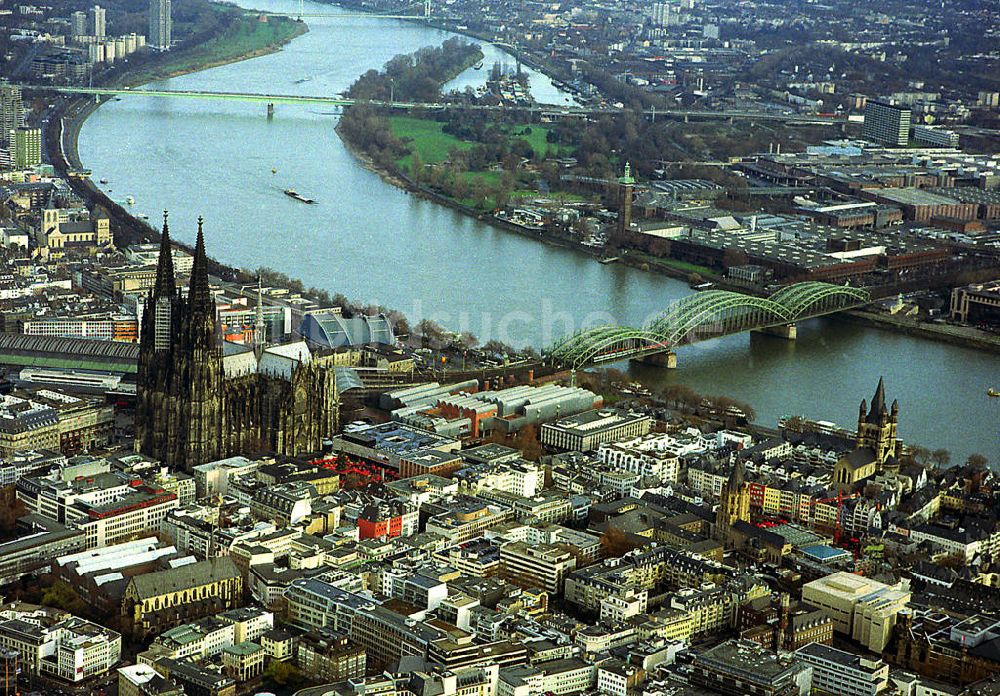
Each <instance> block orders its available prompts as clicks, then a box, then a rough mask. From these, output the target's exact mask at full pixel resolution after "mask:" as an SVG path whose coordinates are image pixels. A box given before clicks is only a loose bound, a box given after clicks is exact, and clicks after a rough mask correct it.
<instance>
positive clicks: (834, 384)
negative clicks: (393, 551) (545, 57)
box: [79, 0, 1000, 463]
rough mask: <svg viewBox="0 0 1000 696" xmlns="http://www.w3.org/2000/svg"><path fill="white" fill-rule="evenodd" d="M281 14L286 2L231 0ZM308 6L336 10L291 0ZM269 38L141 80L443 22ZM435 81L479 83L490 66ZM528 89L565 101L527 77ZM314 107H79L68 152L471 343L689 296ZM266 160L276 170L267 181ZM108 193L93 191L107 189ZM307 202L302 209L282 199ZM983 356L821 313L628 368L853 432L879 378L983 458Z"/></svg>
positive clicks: (371, 39)
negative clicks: (500, 211) (216, 59)
mask: <svg viewBox="0 0 1000 696" xmlns="http://www.w3.org/2000/svg"><path fill="white" fill-rule="evenodd" d="M241 2H246V3H247V6H253V7H257V8H262V9H267V10H271V11H295V10H297V6H298V3H297V2H295V1H294V0H292V1H289V0H241ZM305 7H306V12H336V10H335V9H332V8H331V7H330V6H329V5H320V4H315V3H309V2H306V3H305ZM309 25H310V31H309V33H307V34H305V35H304V36H302V37H300V38H298V39H296V40H294V41H293V42H291V43H290V44H289V45H288V46H286V47H285V49H284V50H282V51H280V52H278V53H275V54H272V55H268V56H264V57H261V58H255V59H253V60H248V61H244V62H240V63H234V64H231V65H225V66H222V67H218V68H213V69H211V70H206V71H203V72H200V73H195V74H192V75H186V76H184V77H179V78H174V79H171V80H167V81H164V82H162V83H158V84H157V86H162V87H169V88H171V89H205V90H219V91H244V92H269V93H280V94H309V95H331V94H335V93H338V92H343V91H344V90H345V89H346V88H347V87H348V86H349V85H350V83H351V82H352V81H353V80H354V79H355V78H356V77H357V76H358V75H360V74H361V73H362V72H364V71H366V70H368V69H370V68H378V67H381V66H382V65H383V64H384V63H385V62H386V61H387V60H389V59H390V58H391V57H393V56H394V55H396V54H399V53H408V52H411V51H414V50H416V49H418V48H421V47H423V46H427V45H431V44H435V45H438V44H440V43H441V41H443V40H444V39H445V38H447V36H448V34H447V33H446V32H441V31H438V30H435V29H431V28H429V27H425V26H421V25H418V24H413V23H406V22H402V21H395V20H383V19H375V18H345V19H336V18H327V17H324V18H312V19H310V20H309ZM485 52H486V54H487V57H486V61H485V63H486V64H485V66H484V67H483V68H482V69H481V70H479V71H476V70H474V69H470V70H469V71H468V72H467V73H465V74H463V75H461V76H460V77H459V78H457V79H456V80H455V81H454V83H453V86H455V87H460V88H464V87H465V86H466V85H475V84H477V83H481V82H482V81H483V80H484V79H485V77H486V73H487V72H488V68H489V66H490V65H492V63H493V62H494V61H495V60H502V61H506V62H507V63H508V64H510V63H512V59H511V58H510V56H508V55H506V54H504V53H502V52H501V51H500V50H499V49H497V48H496V47H493V46H486V47H485ZM531 78H532V89H533V92H534V94H535V96H536V98H537V99H538V100H539V101H542V102H546V103H565V101H566V99H567V97H566V96H565V95H562V94H560V93H559V91H558V90H556V89H555V88H554V87H553V85H552V83H551V82H550V81H549V80H548V79H547V78H545V77H544V76H543V75H539V74H538V73H535V72H533V71H532V72H531ZM336 122H337V116H336V115H334V114H331V113H326V110H325V109H323V108H317V107H312V106H286V105H278V106H277V107H276V113H275V117H274V119H273V120H271V121H268V120H267V119H266V118H265V113H264V106H263V105H261V104H254V103H235V102H210V101H200V100H186V99H163V98H150V97H127V98H123V99H121V100H120V101H114V102H109V103H107V104H105V105H104V106H102V107H101V108H100V109H98V110H97V112H96V113H95V114H94V115H93V116H91V117H90V119H89V120H88V121H87V123H86V124H85V126H84V128H83V131H82V133H81V136H80V143H79V147H80V155H81V159H82V161H83V163H84V164H85V166H87V167H88V168H90V169H92V170H93V172H94V179H102V178H103V179H108V180H109V184H108V185H107V187H110V188H111V189H113V193H112V194H111V195H112V196H113V197H114V198H115V199H119V200H120V199H124V198H125V197H126V196H127V195H131V196H133V197H134V198H135V200H136V203H135V205H134V210H135V211H136V212H145V213H147V214H148V215H149V216H150V218H151V219H154V220H155V219H157V218H158V217H159V213H158V211H161V210H163V209H169V210H170V212H171V222H172V225H171V231H172V232H173V234H174V235H175V237H177V238H179V239H181V240H183V241H187V242H193V241H194V236H195V220H196V218H197V217H198V216H199V215H204V217H205V229H206V244H207V247H208V252H209V254H211V255H213V256H215V257H217V258H218V259H219V260H221V261H224V262H226V263H229V264H233V265H238V266H242V267H247V268H257V267H259V266H270V267H272V268H275V269H278V270H281V271H283V272H285V273H288V274H289V275H291V276H294V277H298V278H301V279H302V280H303V282H304V283H305V284H306V285H307V286H310V285H311V286H317V287H322V288H326V289H328V290H330V291H331V292H342V293H344V294H345V295H347V296H348V297H350V298H352V299H355V300H359V301H363V302H371V303H375V304H383V305H386V306H388V307H392V308H395V309H398V310H401V311H403V312H404V313H406V314H407V316H409V317H410V318H411V319H418V318H421V317H429V318H432V319H436V320H438V321H440V322H441V323H442V324H444V325H446V326H448V327H450V328H454V329H461V330H469V331H472V332H473V333H474V334H476V335H477V336H479V337H480V339H481V340H483V341H485V340H486V339H488V338H499V339H501V340H504V341H507V342H509V343H512V344H514V345H525V344H532V345H535V346H539V347H541V346H544V345H547V344H549V343H550V342H551V341H552V340H553V338H555V337H557V336H560V335H562V334H564V333H566V332H569V331H572V330H575V329H577V328H579V327H581V326H583V325H589V324H593V323H597V322H608V321H616V322H621V323H626V324H630V325H638V324H640V323H642V322H644V321H645V320H646V319H648V318H649V317H650V316H652V315H654V314H655V313H657V312H658V311H660V310H662V309H663V308H665V307H666V306H667V305H668V304H669V303H670V302H671V301H673V300H675V299H677V298H678V297H681V296H683V295H685V294H687V293H688V292H690V291H689V290H688V288H687V286H686V285H685V284H684V283H681V282H678V281H675V280H671V279H668V278H664V277H660V276H656V275H653V274H649V273H643V272H641V271H638V270H635V269H631V268H626V267H624V266H620V265H614V264H612V265H601V264H599V263H597V262H596V261H594V260H593V259H591V258H590V257H587V256H585V255H583V254H580V253H577V252H574V251H571V250H567V249H561V248H556V247H551V246H548V245H546V244H543V243H540V242H536V241H534V240H530V239H527V238H524V237H520V236H518V235H516V234H512V233H510V232H505V231H503V230H498V229H495V228H493V227H491V226H489V225H487V224H484V223H482V222H479V221H477V220H473V219H470V218H468V217H465V216H462V215H459V214H457V213H455V212H454V211H451V210H449V209H447V208H444V207H441V206H439V205H436V204H434V203H430V202H427V201H423V200H419V199H415V198H414V197H412V196H410V195H407V194H406V193H405V192H403V191H401V190H399V189H397V188H395V187H393V186H391V185H390V184H387V183H385V182H383V181H382V180H381V179H380V178H379V177H378V176H377V175H375V174H373V173H372V172H370V171H368V170H367V169H365V168H364V167H363V166H361V164H359V162H358V161H357V160H355V159H354V158H353V157H352V156H351V154H350V153H349V152H348V151H347V150H346V149H345V148H344V145H343V144H342V143H341V141H340V139H339V138H338V137H337V134H336V133H335V132H334V126H335V125H336ZM272 170H276V173H272ZM107 187H106V188H107ZM288 187H293V188H295V189H297V190H298V191H299V192H301V193H303V194H305V195H307V196H310V197H312V198H315V199H316V200H317V201H318V202H319V203H318V205H312V206H309V205H304V204H302V203H299V202H297V201H294V200H292V199H290V198H288V197H286V196H284V195H283V194H282V189H284V188H288ZM998 367H1000V359H998V357H997V356H996V355H991V354H988V353H980V352H976V351H972V350H964V349H961V348H955V347H952V346H948V345H945V344H940V343H935V342H931V341H926V340H922V339H918V338H909V337H906V336H902V335H900V334H895V333H891V332H887V331H882V330H879V329H873V328H866V327H860V326H855V325H851V324H847V323H843V322H840V321H836V320H833V319H825V320H816V321H812V322H808V323H806V324H804V325H802V326H800V327H799V338H798V340H797V341H795V342H787V341H784V340H781V339H778V338H769V337H764V336H750V335H741V336H734V337H730V338H727V339H721V340H716V341H710V342H707V343H705V344H701V345H698V346H692V347H688V348H683V349H681V351H680V353H679V368H678V369H677V370H674V371H666V370H659V369H654V368H648V367H635V366H633V367H630V368H629V369H630V370H632V372H633V373H634V374H635V376H636V378H638V379H640V380H641V381H643V382H646V383H648V384H650V385H651V386H658V385H662V384H665V383H667V382H672V381H679V382H683V383H686V384H689V385H690V386H691V387H693V388H694V389H696V390H698V391H699V392H701V393H705V394H727V395H730V396H732V397H734V398H737V399H741V400H744V401H747V402H749V403H751V404H752V405H753V406H754V408H755V409H756V410H757V413H758V420H759V421H760V422H761V423H764V424H773V423H774V422H775V420H776V419H777V418H778V417H779V416H781V415H792V414H801V415H805V416H807V417H812V418H818V419H825V420H832V421H835V422H837V423H839V424H841V425H845V426H852V424H853V423H854V422H855V420H856V418H857V408H858V403H859V401H860V400H861V399H862V398H869V399H870V398H871V395H872V392H873V390H874V387H875V383H876V382H877V381H878V378H879V376H880V375H884V376H885V379H886V387H887V391H888V395H889V398H890V399H892V398H898V399H899V402H900V407H901V409H900V433H901V436H902V437H903V438H904V439H906V440H908V441H909V440H913V441H917V442H920V443H922V444H925V445H926V446H929V447H932V448H936V447H946V448H948V449H950V450H951V451H952V453H953V460H955V461H957V460H959V459H964V458H965V457H966V456H967V455H968V454H970V453H972V452H981V453H983V454H985V455H986V456H987V457H989V458H990V460H991V461H992V462H993V463H1000V403H998V401H1000V400H996V399H993V400H991V399H989V398H987V396H986V389H987V388H988V387H991V386H992V387H997V388H1000V373H998Z"/></svg>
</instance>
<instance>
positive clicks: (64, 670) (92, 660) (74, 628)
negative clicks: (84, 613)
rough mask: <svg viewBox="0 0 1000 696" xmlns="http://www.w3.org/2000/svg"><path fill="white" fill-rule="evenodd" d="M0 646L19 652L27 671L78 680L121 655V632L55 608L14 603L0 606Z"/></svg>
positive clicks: (106, 667)
mask: <svg viewBox="0 0 1000 696" xmlns="http://www.w3.org/2000/svg"><path fill="white" fill-rule="evenodd" d="M0 649H2V650H14V651H17V652H18V653H20V656H21V659H20V665H21V669H22V670H24V671H26V672H27V673H29V674H35V675H44V676H48V677H54V678H56V679H61V680H63V681H68V682H80V681H83V680H85V679H90V678H91V677H95V676H97V675H100V674H104V673H106V672H108V671H109V670H110V669H111V668H112V667H113V666H114V665H115V663H117V662H118V660H119V659H120V658H121V651H122V639H121V635H119V634H118V633H116V632H115V631H112V630H110V629H107V628H104V627H103V626H99V625H98V624H95V623H91V622H90V621H84V620H83V619H80V618H77V617H75V616H72V615H70V614H66V613H65V612H62V611H59V610H56V609H47V608H44V607H37V606H35V605H20V604H18V603H14V604H10V605H6V606H4V607H3V608H2V609H0Z"/></svg>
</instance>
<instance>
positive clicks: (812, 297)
mask: <svg viewBox="0 0 1000 696" xmlns="http://www.w3.org/2000/svg"><path fill="white" fill-rule="evenodd" d="M768 299H770V300H771V301H772V302H775V303H777V304H779V305H781V306H782V307H784V308H785V310H786V311H787V312H788V314H789V316H791V317H794V320H799V319H807V318H809V317H811V316H815V315H817V314H829V313H830V312H831V311H837V310H840V309H844V308H845V307H850V306H854V305H859V304H868V303H869V302H871V294H870V293H869V292H868V291H867V290H865V289H864V288H852V287H851V286H849V285H833V284H832V283H821V282H818V281H806V282H803V283H795V284H794V285H788V286H786V287H783V288H781V289H780V290H778V291H777V292H775V293H774V294H773V295H771V297H769V298H768Z"/></svg>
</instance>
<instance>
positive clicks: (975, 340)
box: [839, 309, 1000, 353]
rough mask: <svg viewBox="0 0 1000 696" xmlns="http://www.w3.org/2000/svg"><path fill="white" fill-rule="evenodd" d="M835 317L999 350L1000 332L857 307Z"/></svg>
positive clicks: (954, 343) (974, 347)
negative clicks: (930, 321) (990, 332)
mask: <svg viewBox="0 0 1000 696" xmlns="http://www.w3.org/2000/svg"><path fill="white" fill-rule="evenodd" d="M839 317H840V318H841V319H842V320H843V321H848V322H853V323H858V324H864V325H866V326H874V327H877V328H881V329H886V330H892V331H896V332H899V333H903V334H906V335H907V336H917V337H919V338H926V339H930V340H932V341H939V342H941V343H948V344H950V345H953V346H961V347H963V348H972V349H974V350H982V351H988V352H991V353H1000V336H997V335H995V334H989V333H987V332H985V331H980V330H979V329H975V328H973V327H964V326H953V325H951V324H932V323H929V322H926V321H919V320H917V319H911V318H909V317H899V316H894V315H892V314H884V313H882V312H869V311H866V310H861V309H855V310H851V311H849V312H843V313H841V314H840V315H839Z"/></svg>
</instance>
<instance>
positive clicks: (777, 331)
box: [543, 281, 872, 370]
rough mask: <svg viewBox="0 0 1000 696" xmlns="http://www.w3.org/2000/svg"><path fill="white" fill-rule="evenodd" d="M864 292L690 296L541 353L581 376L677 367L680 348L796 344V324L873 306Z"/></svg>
mask: <svg viewBox="0 0 1000 696" xmlns="http://www.w3.org/2000/svg"><path fill="white" fill-rule="evenodd" d="M871 301H872V300H871V295H870V294H869V292H868V291H867V290H865V289H864V288H854V287H850V286H846V285H834V284H831V283H822V282H817V281H808V282H802V283H795V284H793V285H788V286H786V287H783V288H781V289H780V290H778V291H777V292H775V293H774V294H773V295H771V296H770V297H757V296H754V295H746V294H743V293H739V292H731V291H728V290H707V291H705V292H698V293H694V294H692V295H688V296H687V297H684V298H682V299H680V300H678V301H676V302H674V303H673V304H671V305H670V306H669V307H667V308H666V309H665V310H664V311H663V312H661V313H660V314H659V315H657V316H656V317H654V318H653V319H652V321H650V322H649V323H648V324H646V325H645V326H642V327H639V328H635V327H630V326H618V325H614V324H606V325H601V326H594V327H590V328H586V329H581V330H580V331H577V332H576V333H573V334H570V335H569V336H565V337H563V338H561V339H559V340H558V341H556V342H555V343H554V344H553V345H552V346H550V347H549V348H548V349H547V350H545V351H544V352H543V357H544V359H545V361H546V362H548V363H550V364H553V365H559V366H562V367H566V368H569V369H571V370H577V369H580V368H583V367H588V366H591V365H600V364H605V363H612V362H619V361H621V360H643V361H647V362H652V363H654V364H657V365H662V366H664V367H671V368H672V367H676V366H677V355H676V353H675V352H674V351H675V349H676V348H678V347H680V346H684V345H690V344H692V343H698V342H700V341H706V340H709V339H712V338H718V337H720V336H729V335H731V334H737V333H743V332H745V331H761V332H765V333H770V334H774V335H778V336H782V337H783V338H787V339H794V338H795V335H796V327H795V325H796V322H799V321H805V320H806V319H812V318H814V317H820V316H824V315H828V314H834V313H836V312H842V311H844V310H846V309H853V308H855V307H862V306H864V305H867V304H870V303H871Z"/></svg>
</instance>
